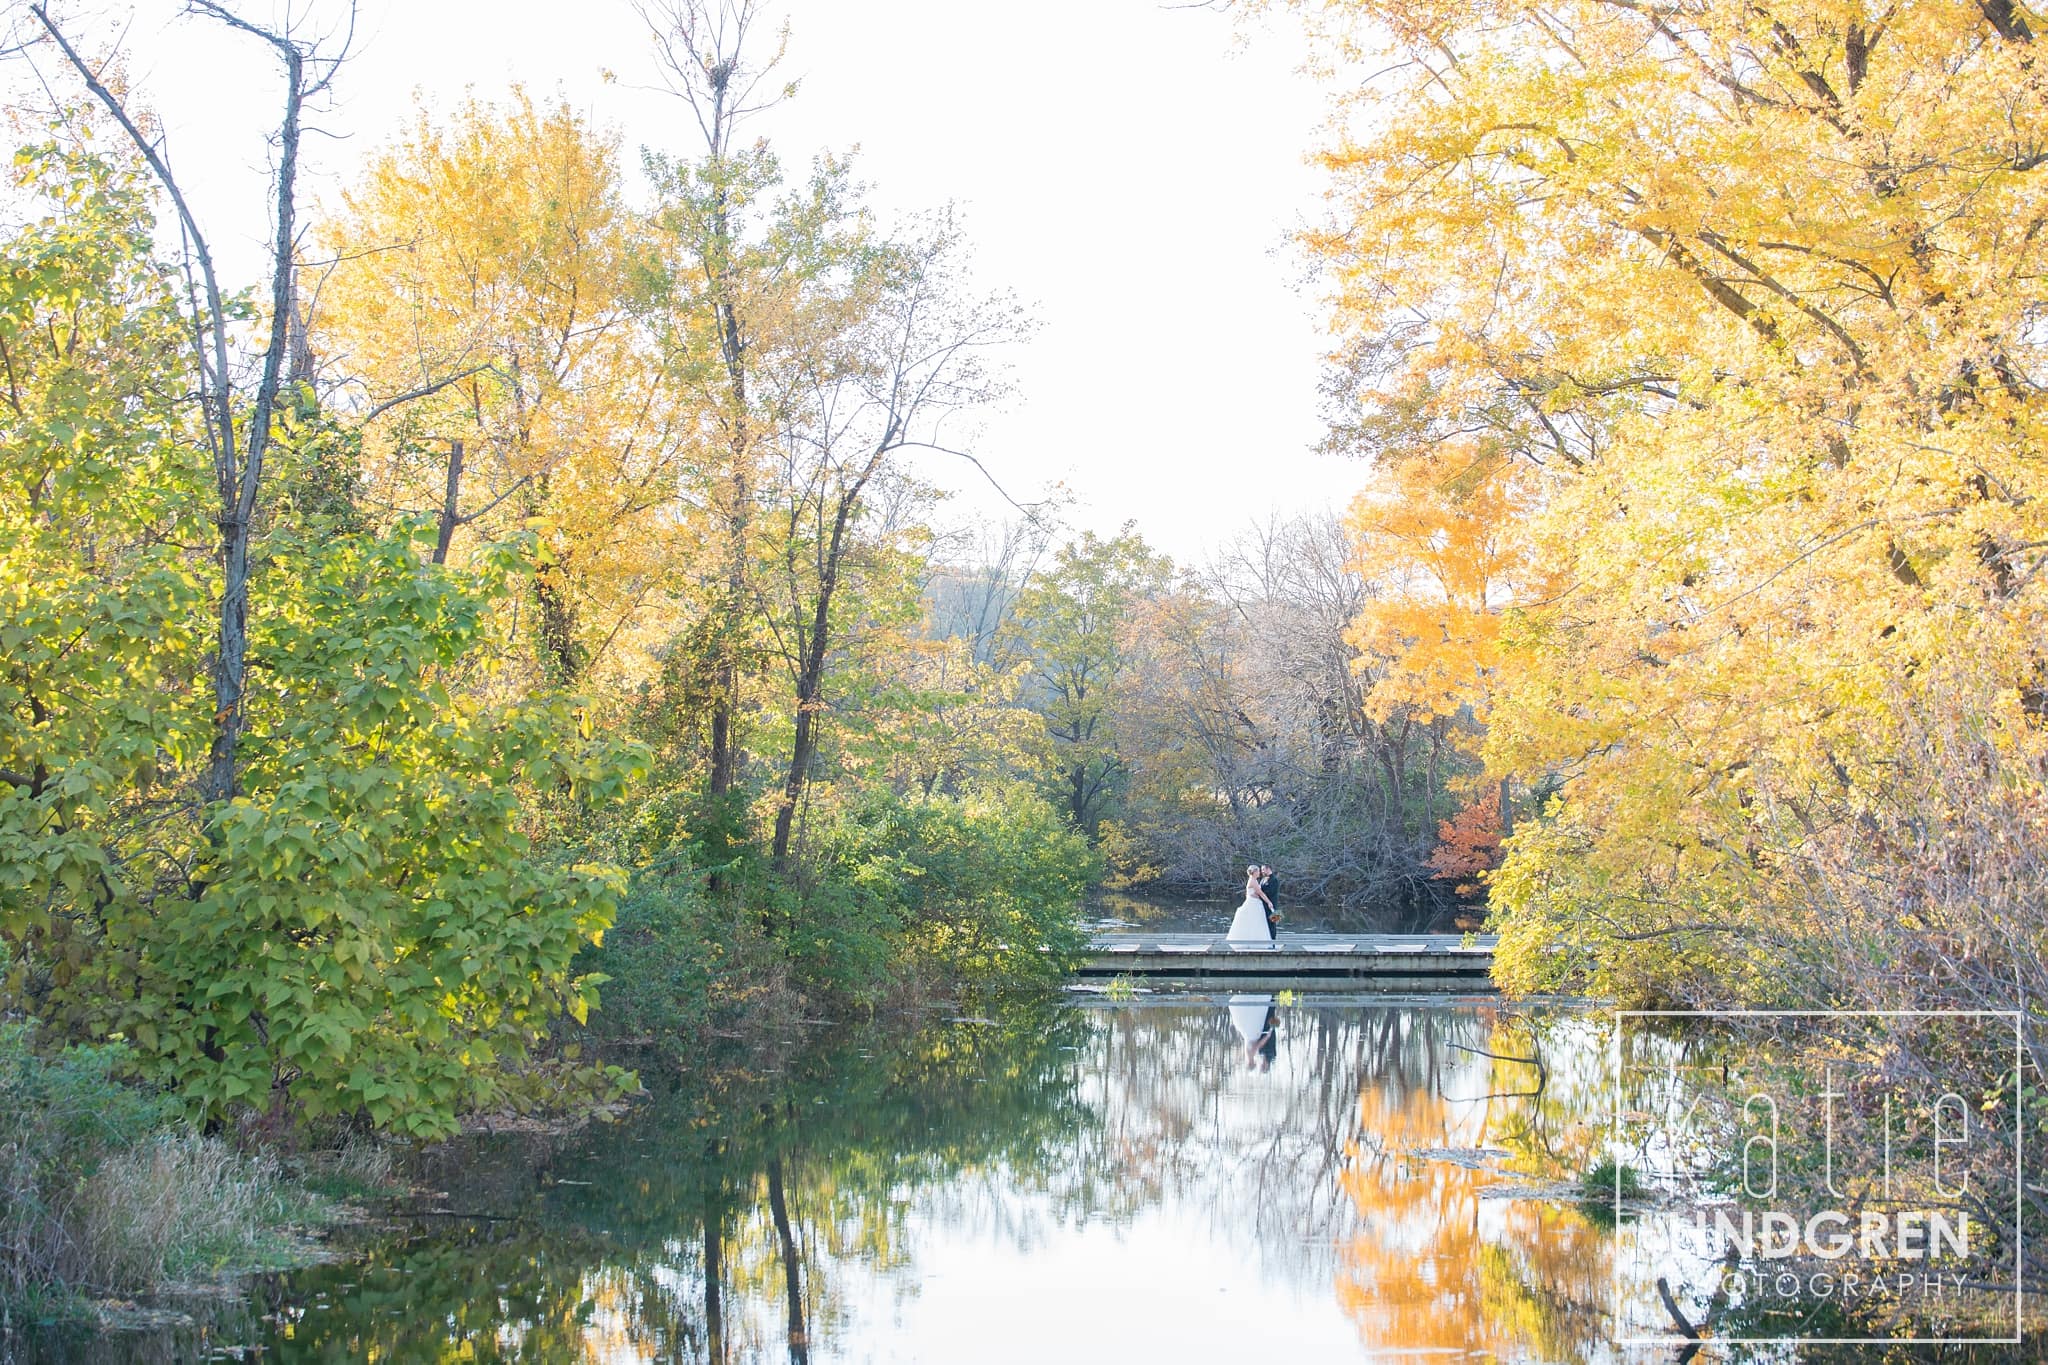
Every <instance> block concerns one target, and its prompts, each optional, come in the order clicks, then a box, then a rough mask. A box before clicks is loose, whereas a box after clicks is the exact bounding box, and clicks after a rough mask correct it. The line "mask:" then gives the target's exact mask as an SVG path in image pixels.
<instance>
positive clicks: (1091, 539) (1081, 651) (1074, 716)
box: [1014, 525, 1172, 839]
mask: <svg viewBox="0 0 2048 1365" xmlns="http://www.w3.org/2000/svg"><path fill="white" fill-rule="evenodd" d="M1171 573H1172V564H1171V563H1170V562H1169V561H1168V560H1167V559H1166V558H1165V556H1163V555H1160V554H1157V553H1155V552H1154V551H1153V550H1152V549H1151V548H1150V547H1149V546H1147V545H1146V544H1145V542H1144V541H1143V540H1142V539H1141V538H1140V537H1139V536H1138V535H1137V533H1136V532H1135V531H1133V530H1132V529H1131V527H1130V526H1129V525H1126V526H1125V527H1124V529H1123V530H1122V531H1121V532H1120V533H1118V534H1117V535H1115V536H1113V537H1111V538H1109V539H1107V540H1104V539H1102V538H1101V537H1099V536H1097V535H1095V534H1094V533H1093V532H1083V533H1082V535H1081V537H1080V538H1079V539H1078V540H1076V541H1074V542H1073V543H1072V544H1070V545H1065V546H1062V547H1061V548H1060V550H1059V553H1058V554H1057V555H1056V556H1055V557H1054V560H1053V565H1052V568H1051V569H1050V570H1049V571H1047V572H1046V573H1045V574H1043V575H1042V576H1040V577H1039V578H1038V579H1037V580H1035V581H1034V582H1033V583H1032V584H1031V585H1030V586H1029V587H1027V588H1026V589H1025V590H1024V591H1023V592H1022V593H1020V594H1019V595H1018V598H1017V604H1016V618H1015V621H1016V624H1015V626H1014V629H1015V631H1016V632H1017V633H1018V635H1019V636H1020V637H1021V640H1022V644H1023V648H1024V650H1025V651H1026V652H1027V653H1028V654H1029V656H1030V657H1031V659H1032V660H1033V682H1032V686H1031V688H1030V701H1031V703H1032V705H1033V706H1034V707H1035V708H1036V709H1037V710H1038V712H1039V714H1040V715H1042V716H1044V717H1045V726H1046V730H1047V732H1048V733H1049V734H1050V735H1051V736H1052V740H1053V749H1054V767H1055V769H1056V774H1057V775H1056V777H1055V779H1054V797H1055V799H1056V800H1057V801H1058V802H1059V804H1060V806H1061V808H1062V809H1063V810H1064V811H1065V813H1066V817H1067V820H1068V822H1069V823H1071V824H1072V825H1073V827H1074V828H1075V829H1078V830H1080V831H1081V832H1082V833H1084V834H1086V835H1088V836H1089V837H1090V838H1091V839H1092V838H1094V837H1095V834H1096V831H1097V830H1098V829H1099V827H1100V826H1101V823H1102V819H1103V816H1104V815H1105V814H1107V813H1108V811H1109V810H1110V808H1111V806H1112V804H1113V803H1114V802H1115V800H1116V798H1117V795H1118V792H1119V790H1120V784H1121V783H1122V781H1123V778H1124V775H1125V772H1126V766H1125V763H1124V758H1123V755H1122V753H1121V752H1120V751H1119V749H1118V747H1117V741H1116V731H1115V726H1114V724H1113V717H1114V714H1115V704H1116V689H1117V685H1118V683H1119V681H1120V680H1121V679H1122V678H1123V676H1124V674H1125V671H1126V670H1127V668H1128V667H1129V664H1130V660H1131V655H1130V651H1129V648H1128V645H1129V641H1128V635H1127V629H1128V624H1129V620H1130V614H1131V610H1132V608H1133V606H1134V605H1135V604H1136V603H1138V602H1140V601H1142V600H1143V599H1145V598H1146V597H1148V596H1152V595H1156V594H1158V593H1161V592H1163V591H1165V588H1166V585H1167V582H1168V579H1169V577H1170V575H1171Z"/></svg>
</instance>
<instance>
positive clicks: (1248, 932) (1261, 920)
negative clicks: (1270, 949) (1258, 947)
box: [1228, 881, 1273, 943]
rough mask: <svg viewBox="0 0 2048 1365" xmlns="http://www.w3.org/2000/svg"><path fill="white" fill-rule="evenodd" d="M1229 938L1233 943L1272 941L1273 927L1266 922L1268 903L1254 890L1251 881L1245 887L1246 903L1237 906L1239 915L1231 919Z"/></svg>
mask: <svg viewBox="0 0 2048 1365" xmlns="http://www.w3.org/2000/svg"><path fill="white" fill-rule="evenodd" d="M1228 937H1229V939H1230V941H1231V942H1232V943H1271V942H1272V941H1273V928H1272V926H1271V925H1269V924H1267V923H1266V903H1265V902H1264V901H1262V900H1260V899H1259V895H1258V892H1256V891H1254V890H1252V885H1251V883H1250V882H1249V881H1247V882H1246V883H1245V887H1244V904H1243V905H1240V906H1238V907H1237V915H1236V917H1235V918H1233V919H1232V920H1231V921H1230V934H1229V936H1228Z"/></svg>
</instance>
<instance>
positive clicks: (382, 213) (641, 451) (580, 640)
mask: <svg viewBox="0 0 2048 1365" xmlns="http://www.w3.org/2000/svg"><path fill="white" fill-rule="evenodd" d="M638 231H639V228H638V226H637V223H636V220H635V218H634V216H633V215H632V214H631V213H630V212H629V210H628V209H627V207H626V205H625V204H624V202H623V197H622V191H621V184H620V172H619V165H618V143H617V138H616V137H615V136H614V135H612V134H610V133H606V132H602V131H600V130H598V129H594V128H592V127H591V126H590V125H589V124H588V122H587V121H586V120H584V119H583V118H582V117H581V116H580V115H578V114H577V113H575V112H574V111H573V110H572V109H570V108H569V107H568V106H567V105H566V104H563V103H556V104H553V105H549V106H536V105H535V104H534V102H533V101H532V100H531V99H529V98H528V97H527V96H526V95H525V94H524V93H523V92H519V91H515V92H514V93H513V95H512V97H511V99H510V100H509V102H508V103H507V104H506V105H505V106H504V107H497V106H493V105H490V104H485V103H480V102H477V101H475V100H471V101H468V102H466V103H464V104H463V105H461V106H460V107H458V108H457V109H456V110H455V111H454V112H453V113H452V114H450V115H449V116H447V117H446V118H445V119H437V118H436V117H435V116H433V115H432V114H431V113H429V112H428V111H426V110H424V109H422V110H420V111H419V112H418V114H417V116H416V119H415V121H414V124H413V126H412V128H411V129H410V130H409V131H408V132H407V133H406V134H405V135H404V136H403V137H401V138H399V139H398V140H396V141H395V142H394V143H393V144H392V145H390V146H389V147H387V148H385V149H384V150H382V151H381V152H379V153H378V154H377V155H375V156H374V157H373V158H372V159H371V161H370V163H369V166H368V168H367V169H366V171H365V172H364V174H363V176H362V178H361V179H360V180H359V181H358V182H357V183H356V184H355V185H353V186H352V187H350V188H349V189H348V190H347V191H346V192H345V193H344V194H343V195H342V197H341V201H340V203H339V205H338V206H337V208H336V209H335V211H334V212H332V213H330V214H329V215H327V217H326V219H325V220H324V222H323V224H322V226H321V230H320V241H321V243H322V253H321V254H322V256H323V259H322V260H320V261H317V262H314V263H313V264H311V265H310V266H309V267H307V268H306V269H305V270H303V271H302V274H306V275H311V276H313V277H314V278H313V280H312V281H309V285H310V287H308V288H307V289H306V293H307V294H308V296H309V297H311V298H312V299H313V300H314V305H313V311H312V317H311V319H310V333H311V339H312V343H313V347H314V350H315V352H316V354H317V358H318V361H319V363H320V365H321V366H322V369H323V378H326V379H329V380H339V381H343V382H344V385H345V390H346V391H348V392H350V393H351V394H352V395H354V396H355V398H356V401H358V402H359V403H360V405H361V408H362V411H363V413H364V415H365V416H366V417H367V418H369V420H368V421H366V423H365V431H366V441H365V451H364V473H365V477H366V481H367V483H368V485H369V492H370V494H371V497H372V499H373V500H374V501H375V502H376V503H377V504H380V505H382V506H385V507H389V508H393V509H396V510H401V511H417V512H427V513H431V514H433V515H435V516H437V517H438V518H439V520H440V525H441V537H440V546H439V550H438V553H439V554H441V555H443V556H452V557H453V558H454V560H456V561H457V562H459V561H460V560H461V559H462V558H463V556H464V554H465V553H466V550H467V549H468V548H471V547H473V546H475V545H477V544H480V543H484V542H488V541H490V540H493V539H497V538H499V537H502V536H503V535H505V534H508V533H509V532H511V531H514V530H517V529H520V528H522V527H530V528H533V529H536V530H538V531H540V532H541V534H542V537H543V541H544V545H545V550H546V554H545V557H544V560H543V563H542V566H541V570H540V573H539V574H538V575H537V578H536V580H535V590H534V603H533V606H534V610H533V611H532V612H531V614H530V615H531V619H532V621H533V623H534V624H533V631H532V638H533V642H534V653H535V657H536V659H537V661H538V662H539V664H540V667H541V669H542V672H543V674H544V675H545V676H547V677H549V678H551V679H553V680H554V681H557V682H567V683H576V682H580V681H581V680H582V679H583V677H584V675H585V674H586V673H588V672H590V671H591V670H592V669H593V668H595V667H600V666H603V665H607V664H611V665H614V666H618V665H619V663H620V660H621V658H622V657H623V658H624V659H625V660H626V661H628V662H632V663H633V664H634V666H635V667H639V668H643V669H644V666H645V660H644V659H637V660H636V659H634V657H633V648H632V647H633V646H635V645H636V644H643V643H650V642H654V641H658V640H659V639H660V638H662V632H660V631H657V630H656V629H654V628H653V624H652V623H651V622H650V617H655V616H658V614H659V609H660V607H661V605H662V603H663V601H664V598H663V595H662V593H661V591H660V589H661V587H662V583H663V575H664V573H665V572H666V571H667V570H666V564H667V561H668V560H669V559H670V558H671V557H672V556H675V555H677V554H678V553H679V552H680V550H681V548H682V547H679V546H678V544H677V543H676V533H677V527H678V523H677V519H676V517H675V516H674V515H673V513H674V505H675V501H676V489H677V477H678V476H677V470H678V467H679V465H680V464H681V462H682V461H683V460H684V459H685V458H686V457H687V456H688V454H689V440H688V435H687V426H688V424H687V422H685V421H684V420H682V419H681V418H679V417H678V415H677V413H676V412H675V410H674V405H673V403H672V401H671V397H670V394H671V389H672V386H670V385H667V384H665V383H664V375H663V370H662V364H661V361H660V357H659V355H658V353H657V348H655V347H653V346H651V345H650V344H649V343H648V342H647V340H646V337H645V334H644V331H643V330H642V329H640V328H639V327H638V326H637V324H636V320H635V317H634V309H633V303H634V291H635V288H636V287H637V280H638V271H637V267H638V265H639V263H640V262H639V257H640V246H639V242H638V240H637V237H636V234H637V233H638Z"/></svg>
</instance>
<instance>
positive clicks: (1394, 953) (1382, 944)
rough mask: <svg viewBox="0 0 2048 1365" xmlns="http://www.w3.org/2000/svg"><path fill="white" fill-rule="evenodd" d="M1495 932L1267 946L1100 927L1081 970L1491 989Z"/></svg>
mask: <svg viewBox="0 0 2048 1365" xmlns="http://www.w3.org/2000/svg"><path fill="white" fill-rule="evenodd" d="M1494 943H1495V936H1494V935H1492V934H1289V933H1286V932H1282V933H1281V935H1280V941H1279V942H1278V943H1276V944H1273V945H1272V946H1270V947H1268V946H1266V945H1264V944H1246V943H1232V942H1230V940H1228V939H1226V938H1223V937H1221V936H1219V935H1213V934H1149V933H1113V932H1100V933H1097V934H1096V935H1095V936H1094V938H1093V940H1092V942H1091V944H1090V947H1089V954H1088V960H1087V962H1086V963H1085V964H1083V966H1082V967H1081V975H1083V976H1177V977H1230V978H1233V979H1243V978H1258V979H1260V980H1262V981H1283V980H1296V979H1303V978H1306V979H1318V978H1326V977H1344V978H1350V979H1353V980H1358V979H1360V978H1364V979H1365V981H1364V982H1361V984H1366V983H1379V982H1383V983H1384V984H1385V985H1386V986H1388V987H1389V988H1392V989H1399V990H1432V989H1433V990H1467V991H1470V990H1481V991H1483V990H1490V989H1492V983H1491V979H1490V977H1489V973H1490V972H1492V970H1493V947H1494Z"/></svg>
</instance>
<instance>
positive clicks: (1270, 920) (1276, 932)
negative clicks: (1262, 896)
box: [1259, 863, 1280, 939]
mask: <svg viewBox="0 0 2048 1365" xmlns="http://www.w3.org/2000/svg"><path fill="white" fill-rule="evenodd" d="M1259 885H1260V886H1262V887H1264V888H1265V891H1266V932H1267V933H1268V934H1269V935H1271V936H1272V937H1274V938H1276V939H1277V938H1279V937H1280V874H1279V873H1277V872H1275V871H1274V870H1273V869H1272V868H1270V867H1267V866H1265V865H1264V864H1263V863H1262V864H1260V865H1259Z"/></svg>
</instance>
